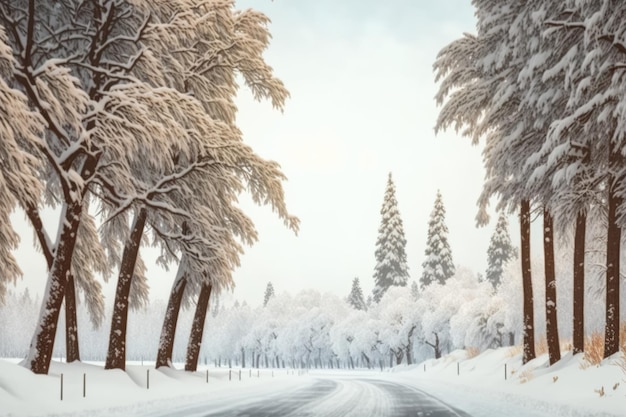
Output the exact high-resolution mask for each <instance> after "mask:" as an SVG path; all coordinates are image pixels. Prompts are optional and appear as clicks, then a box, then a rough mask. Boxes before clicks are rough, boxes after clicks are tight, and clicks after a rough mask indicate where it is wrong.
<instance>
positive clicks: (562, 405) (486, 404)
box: [393, 348, 626, 417]
mask: <svg viewBox="0 0 626 417" xmlns="http://www.w3.org/2000/svg"><path fill="white" fill-rule="evenodd" d="M624 363H625V359H624V357H623V356H622V354H621V353H619V354H616V355H614V356H612V357H611V358H608V359H606V360H604V361H603V362H602V363H601V364H600V365H597V366H590V365H589V364H587V363H586V362H585V360H584V358H583V355H582V354H580V355H576V356H572V354H571V352H568V353H565V354H564V355H563V357H562V359H561V361H559V362H558V363H556V364H555V365H554V366H552V367H549V366H548V356H547V354H545V355H541V356H539V357H537V358H536V359H535V360H533V361H531V362H529V363H527V364H526V365H524V366H522V357H521V354H513V353H512V350H511V349H510V348H501V349H497V350H488V351H486V352H484V353H482V354H480V355H478V356H476V357H473V358H467V352H466V351H463V350H457V351H454V352H452V353H451V354H449V355H446V356H444V357H442V358H441V359H438V360H434V359H431V360H428V361H426V362H423V363H421V364H419V365H414V366H411V367H407V366H401V367H396V368H394V369H393V371H394V373H395V375H394V376H393V378H394V379H395V380H401V381H402V382H405V383H407V384H411V385H413V386H414V387H416V388H418V389H421V390H423V391H426V392H428V393H430V394H433V395H435V396H437V397H439V398H442V399H445V400H447V401H449V403H450V405H453V406H455V407H457V408H460V409H462V410H464V411H466V412H468V413H469V414H471V415H472V416H473V417H481V416H484V417H493V416H507V417H529V416H546V417H548V416H570V417H589V416H594V417H609V416H610V417H613V416H626V373H625V371H624V370H623V368H622V366H621V364H624ZM505 365H506V379H505ZM451 392H453V395H451Z"/></svg>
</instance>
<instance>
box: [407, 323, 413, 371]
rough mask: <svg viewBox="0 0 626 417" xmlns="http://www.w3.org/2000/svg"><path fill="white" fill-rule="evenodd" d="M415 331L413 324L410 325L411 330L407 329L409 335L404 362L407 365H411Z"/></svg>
mask: <svg viewBox="0 0 626 417" xmlns="http://www.w3.org/2000/svg"><path fill="white" fill-rule="evenodd" d="M414 332H415V326H413V327H411V330H409V335H408V337H407V339H408V340H407V345H406V364H407V365H413V355H412V352H411V351H412V350H413V333H414Z"/></svg>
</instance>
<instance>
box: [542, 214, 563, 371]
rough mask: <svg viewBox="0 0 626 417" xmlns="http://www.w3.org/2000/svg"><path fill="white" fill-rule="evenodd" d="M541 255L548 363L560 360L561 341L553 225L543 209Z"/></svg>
mask: <svg viewBox="0 0 626 417" xmlns="http://www.w3.org/2000/svg"><path fill="white" fill-rule="evenodd" d="M543 256H544V260H545V262H544V265H545V283H546V338H547V340H548V356H549V359H550V365H554V364H555V363H556V362H558V361H559V360H561V343H560V340H559V326H558V319H557V300H556V273H555V266H554V226H553V222H552V215H551V214H550V211H549V210H547V209H545V208H544V210H543Z"/></svg>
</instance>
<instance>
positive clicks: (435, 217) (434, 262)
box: [420, 191, 454, 288]
mask: <svg viewBox="0 0 626 417" xmlns="http://www.w3.org/2000/svg"><path fill="white" fill-rule="evenodd" d="M425 253H426V260H425V261H424V263H422V268H423V271H422V276H421V278H420V282H421V284H422V288H425V287H427V286H428V285H430V284H432V283H433V282H438V283H439V284H444V283H445V282H446V280H447V279H448V278H450V277H451V276H452V275H454V262H453V261H452V250H451V249H450V244H449V243H448V226H446V209H445V207H444V206H443V200H442V198H441V193H440V192H439V191H437V197H436V198H435V204H434V207H433V211H432V212H431V213H430V219H429V221H428V238H427V240H426V250H425Z"/></svg>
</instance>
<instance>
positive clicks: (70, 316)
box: [65, 274, 80, 363]
mask: <svg viewBox="0 0 626 417" xmlns="http://www.w3.org/2000/svg"><path fill="white" fill-rule="evenodd" d="M65 355H66V356H67V357H66V361H67V363H72V362H75V361H80V350H79V347H78V320H77V318H76V289H75V286H74V275H72V274H68V277H67V283H66V284H65Z"/></svg>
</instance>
